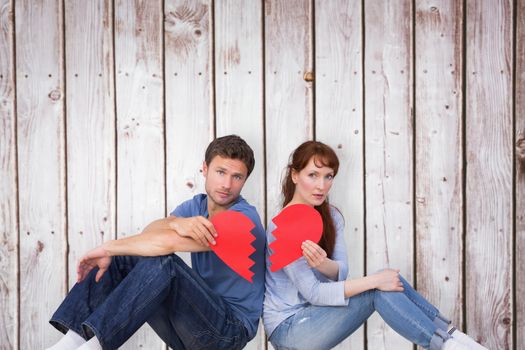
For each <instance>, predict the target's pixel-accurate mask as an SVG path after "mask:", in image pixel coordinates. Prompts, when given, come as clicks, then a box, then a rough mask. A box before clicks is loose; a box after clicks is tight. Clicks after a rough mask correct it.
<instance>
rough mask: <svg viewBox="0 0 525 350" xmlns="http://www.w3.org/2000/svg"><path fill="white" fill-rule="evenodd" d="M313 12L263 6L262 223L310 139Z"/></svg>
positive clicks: (275, 1) (297, 6) (295, 2)
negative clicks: (293, 159)
mask: <svg viewBox="0 0 525 350" xmlns="http://www.w3.org/2000/svg"><path fill="white" fill-rule="evenodd" d="M312 6H313V4H312V2H311V1H301V0H292V1H279V0H269V1H265V3H264V12H265V38H264V40H265V82H266V84H265V101H264V103H265V110H266V120H265V126H266V139H265V141H266V143H265V145H266V194H267V201H266V208H267V222H269V221H270V220H271V219H272V217H274V216H275V215H276V214H277V213H278V211H279V209H280V208H281V205H282V197H281V179H282V177H283V176H284V174H285V172H286V171H285V169H286V165H287V164H288V158H289V156H290V153H291V152H292V151H293V150H294V149H295V148H296V147H297V146H298V145H299V144H300V143H302V142H303V141H306V140H308V139H312V138H313V133H314V129H313V128H314V126H313V112H314V111H313V82H312V81H306V80H311V79H310V78H312V77H313V33H312V29H313V24H312V21H313V17H312ZM290 43H294V44H293V45H291V44H290ZM307 76H308V77H307ZM305 78H308V79H305ZM268 348H269V349H273V347H272V346H271V344H270V343H268Z"/></svg>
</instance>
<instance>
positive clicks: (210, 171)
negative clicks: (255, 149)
mask: <svg viewBox="0 0 525 350" xmlns="http://www.w3.org/2000/svg"><path fill="white" fill-rule="evenodd" d="M202 172H203V175H204V177H205V179H206V180H205V182H204V187H205V189H206V193H207V194H208V201H211V202H212V203H209V204H213V205H214V206H216V207H219V208H221V207H222V208H224V209H226V208H228V207H229V206H230V205H231V203H232V202H233V201H235V200H236V199H237V197H239V195H240V193H241V190H242V186H244V183H245V182H246V179H247V178H248V169H247V168H246V165H245V164H244V163H243V162H242V161H241V160H239V159H231V158H223V157H221V156H215V157H214V158H213V159H212V160H211V162H210V164H209V165H206V162H204V163H203V165H202Z"/></svg>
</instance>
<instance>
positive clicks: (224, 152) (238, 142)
mask: <svg viewBox="0 0 525 350" xmlns="http://www.w3.org/2000/svg"><path fill="white" fill-rule="evenodd" d="M215 156H221V157H223V158H230V159H238V160H240V161H241V162H243V163H244V165H246V169H248V176H250V174H251V172H252V170H253V167H254V166H255V158H254V156H253V150H252V149H251V147H250V146H248V144H247V143H246V141H244V140H243V139H242V138H240V137H239V136H237V135H227V136H222V137H219V138H216V139H215V140H213V141H212V142H211V143H210V144H209V145H208V148H207V149H206V153H205V155H204V160H205V161H206V165H207V166H209V165H210V163H211V161H212V159H213V158H215Z"/></svg>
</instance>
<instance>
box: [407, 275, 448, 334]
mask: <svg viewBox="0 0 525 350" xmlns="http://www.w3.org/2000/svg"><path fill="white" fill-rule="evenodd" d="M400 277H401V282H403V287H404V288H405V290H404V291H403V293H404V294H405V295H406V296H407V297H408V298H409V299H410V300H411V301H412V302H413V303H414V304H416V305H417V307H419V308H420V309H421V311H423V312H424V313H425V314H426V315H427V316H428V318H430V319H431V320H432V321H433V322H434V323H435V325H436V326H437V327H438V328H440V329H442V330H444V331H447V330H448V328H449V325H450V320H449V319H447V318H446V317H445V316H443V315H442V314H441V313H440V312H439V310H438V309H437V308H436V307H435V306H434V305H432V304H431V303H430V302H429V301H428V300H426V299H425V298H424V297H423V296H422V295H421V294H419V293H418V292H417V291H416V290H415V289H414V288H413V287H412V286H411V285H410V283H408V282H407V280H406V279H404V278H403V277H402V276H400Z"/></svg>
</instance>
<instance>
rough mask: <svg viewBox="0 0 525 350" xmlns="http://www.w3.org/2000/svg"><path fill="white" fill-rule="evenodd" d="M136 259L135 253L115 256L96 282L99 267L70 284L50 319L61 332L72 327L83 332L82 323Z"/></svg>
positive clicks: (78, 331)
mask: <svg viewBox="0 0 525 350" xmlns="http://www.w3.org/2000/svg"><path fill="white" fill-rule="evenodd" d="M139 260H140V258H139V257H134V256H117V257H114V258H113V260H112V262H111V265H110V267H109V269H108V271H106V273H105V274H104V276H103V277H102V278H101V280H100V281H99V282H98V283H96V282H95V275H96V273H97V271H98V269H94V270H93V271H91V273H90V274H89V275H88V277H86V279H85V280H84V281H82V282H81V283H76V284H75V285H74V286H73V288H72V289H71V291H70V292H69V293H68V295H67V296H66V298H65V299H64V301H63V302H62V304H61V305H60V306H59V307H58V309H57V310H56V311H55V313H54V314H53V316H52V317H51V320H50V321H49V322H50V323H51V324H52V325H53V326H55V327H56V328H57V329H58V330H59V331H61V332H62V333H66V332H67V331H68V330H69V329H71V330H73V331H74V332H75V333H77V334H80V335H83V332H82V326H81V325H82V322H84V321H85V320H86V319H87V318H88V317H89V316H90V315H91V314H92V313H93V312H94V311H95V309H96V308H97V307H98V306H99V305H100V304H102V303H103V302H104V301H105V300H106V298H107V297H108V295H109V294H110V293H111V292H112V291H113V289H115V288H116V287H117V286H118V284H119V283H120V282H121V281H122V280H123V279H124V278H125V277H126V276H127V274H128V273H129V271H131V269H133V267H134V266H135V265H136V263H137V262H138V261H139Z"/></svg>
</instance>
